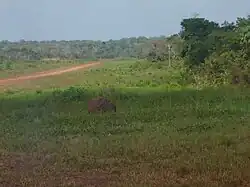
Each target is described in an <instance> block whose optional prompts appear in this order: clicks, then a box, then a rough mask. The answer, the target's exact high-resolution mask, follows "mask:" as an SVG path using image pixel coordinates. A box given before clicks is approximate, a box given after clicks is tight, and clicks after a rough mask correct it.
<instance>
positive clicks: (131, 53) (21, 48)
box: [0, 36, 178, 60]
mask: <svg viewBox="0 0 250 187" xmlns="http://www.w3.org/2000/svg"><path fill="white" fill-rule="evenodd" d="M172 38H173V41H174V42H177V44H175V43H174V44H173V45H175V46H177V45H178V39H177V37H174V36H173V37H172ZM167 40H168V38H167V37H165V36H160V37H150V38H147V37H143V36H141V37H130V38H122V39H120V40H109V41H92V40H75V41H40V42H38V41H24V40H21V41H19V42H9V41H1V42H0V60H42V59H51V58H56V59H93V60H94V59H102V58H103V59H105V58H106V59H110V58H146V57H147V56H148V54H149V53H150V51H152V49H153V48H154V47H155V46H157V47H158V46H160V44H162V42H163V43H165V42H167ZM164 45H165V44H164ZM161 47H162V46H161ZM176 50H178V48H176Z"/></svg>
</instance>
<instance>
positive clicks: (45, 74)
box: [0, 62, 101, 85]
mask: <svg viewBox="0 0 250 187" xmlns="http://www.w3.org/2000/svg"><path fill="white" fill-rule="evenodd" d="M100 64H101V62H90V63H87V64H82V65H78V66H75V67H70V68H67V69H55V70H49V71H43V72H37V73H33V74H31V75H25V76H19V77H15V78H7V79H0V85H6V84H9V83H12V82H18V81H21V80H31V79H37V78H41V77H48V76H54V75H60V74H63V73H67V72H72V71H76V70H79V69H85V68H89V67H92V66H96V65H100Z"/></svg>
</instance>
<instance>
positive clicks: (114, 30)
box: [0, 0, 250, 41]
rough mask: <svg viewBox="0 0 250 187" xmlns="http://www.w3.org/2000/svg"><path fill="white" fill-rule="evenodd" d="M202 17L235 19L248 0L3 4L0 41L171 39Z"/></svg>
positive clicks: (249, 5)
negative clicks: (182, 26) (182, 25)
mask: <svg viewBox="0 0 250 187" xmlns="http://www.w3.org/2000/svg"><path fill="white" fill-rule="evenodd" d="M195 13H198V14H199V15H200V16H201V17H205V18H207V19H209V20H213V21H217V22H220V23H221V22H223V21H224V20H227V21H235V20H236V18H237V17H245V16H247V15H248V14H250V1H249V0H239V1H236V0H0V23H1V27H0V28H1V29H0V40H9V41H18V40H21V39H24V40H39V41H41V40H109V39H120V38H124V37H134V36H135V37H137V36H146V37H149V36H160V35H166V36H168V35H172V34H175V33H178V32H179V31H180V22H181V20H182V19H183V18H188V17H191V16H193V15H194V14H195Z"/></svg>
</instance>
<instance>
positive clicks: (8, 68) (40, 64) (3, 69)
mask: <svg viewBox="0 0 250 187" xmlns="http://www.w3.org/2000/svg"><path fill="white" fill-rule="evenodd" d="M80 63H83V61H62V60H60V61H59V60H56V61H55V60H52V61H49V60H44V61H19V62H8V63H0V78H7V77H15V76H20V75H26V74H30V73H34V72H40V71H46V70H51V69H56V68H63V67H70V66H73V65H77V64H80Z"/></svg>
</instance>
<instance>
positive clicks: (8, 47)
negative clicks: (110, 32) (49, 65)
mask: <svg viewBox="0 0 250 187" xmlns="http://www.w3.org/2000/svg"><path fill="white" fill-rule="evenodd" d="M180 25H181V30H180V32H179V33H177V34H174V35H172V36H169V37H166V36H160V37H151V38H147V37H143V36H141V37H130V38H122V39H120V40H109V41H92V40H75V41H40V42H38V41H24V40H21V41H19V42H9V41H1V42H0V62H4V61H13V60H42V59H52V58H54V59H92V60H94V59H102V58H103V59H107V58H108V59H111V58H139V59H148V60H149V61H152V62H158V61H165V60H166V59H167V58H168V54H169V50H170V48H171V51H173V52H174V55H175V57H176V58H178V59H181V61H183V62H184V65H185V68H186V70H187V73H186V75H188V76H187V77H189V78H192V77H193V78H194V77H195V76H197V75H202V77H203V78H206V79H207V80H214V81H215V82H216V81H217V82H223V81H225V79H228V77H230V76H231V79H232V80H233V81H234V82H239V81H240V80H243V81H245V82H249V84H250V77H248V74H249V73H250V68H249V67H250V48H249V47H250V16H247V17H242V18H236V20H235V21H234V22H228V21H224V22H223V23H221V24H220V23H217V22H215V21H211V20H208V19H205V18H202V17H191V18H187V19H183V20H182V21H181V23H180ZM190 74H191V75H192V76H190Z"/></svg>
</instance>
